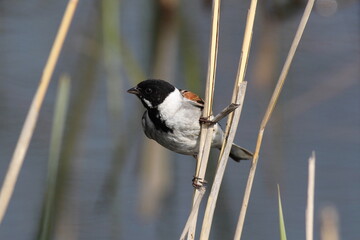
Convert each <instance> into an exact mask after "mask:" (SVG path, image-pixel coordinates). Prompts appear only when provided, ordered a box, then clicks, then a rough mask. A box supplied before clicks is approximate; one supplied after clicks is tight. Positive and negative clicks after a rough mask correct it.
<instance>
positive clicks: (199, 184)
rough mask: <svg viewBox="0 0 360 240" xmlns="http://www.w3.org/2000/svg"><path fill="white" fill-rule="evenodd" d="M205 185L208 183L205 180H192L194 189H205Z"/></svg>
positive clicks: (195, 178) (196, 178) (197, 178)
mask: <svg viewBox="0 0 360 240" xmlns="http://www.w3.org/2000/svg"><path fill="white" fill-rule="evenodd" d="M207 183H208V182H207V181H206V180H205V179H202V178H199V177H195V176H194V178H193V179H192V185H193V187H194V188H196V189H200V188H202V187H206V185H207Z"/></svg>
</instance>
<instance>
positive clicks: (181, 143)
mask: <svg viewBox="0 0 360 240" xmlns="http://www.w3.org/2000/svg"><path fill="white" fill-rule="evenodd" d="M127 92H128V93H131V94H134V95H136V96H137V97H138V98H139V99H140V101H141V103H142V104H143V106H144V107H145V109H146V111H145V112H144V114H143V116H142V127H143V130H144V132H145V135H146V136H147V137H148V138H150V139H153V140H155V141H156V142H158V143H159V144H160V145H162V146H163V147H165V148H167V149H169V150H171V151H173V152H176V153H179V154H184V155H192V156H194V157H196V156H197V154H198V152H199V142H200V128H201V119H202V118H201V116H202V111H203V108H204V101H203V99H201V98H200V97H199V96H198V95H196V94H195V93H193V92H190V91H187V90H182V89H178V88H176V87H174V86H173V85H172V84H170V83H169V82H167V81H164V80H160V79H147V80H144V81H142V82H140V83H139V84H137V85H136V86H135V87H133V88H130V89H129V90H127ZM213 129H214V134H213V137H212V143H211V147H212V148H217V149H221V147H222V143H223V140H224V132H223V130H222V129H221V126H220V125H219V123H214V126H213ZM230 157H231V158H232V159H233V160H235V161H236V162H240V160H250V159H252V158H253V153H252V152H250V151H249V150H247V149H245V148H242V147H240V146H238V145H236V144H234V143H233V144H232V147H231V151H230Z"/></svg>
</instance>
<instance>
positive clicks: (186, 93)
mask: <svg viewBox="0 0 360 240" xmlns="http://www.w3.org/2000/svg"><path fill="white" fill-rule="evenodd" d="M180 93H181V95H182V96H183V97H184V98H186V99H188V100H190V101H191V102H192V103H193V104H194V105H195V106H197V107H200V108H203V107H204V100H202V98H201V97H199V96H198V95H196V94H195V93H193V92H189V91H187V90H180Z"/></svg>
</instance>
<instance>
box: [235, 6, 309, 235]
mask: <svg viewBox="0 0 360 240" xmlns="http://www.w3.org/2000/svg"><path fill="white" fill-rule="evenodd" d="M254 1H256V0H254ZM313 6H314V0H309V1H308V3H307V5H306V8H305V11H304V14H303V16H302V18H301V21H300V24H299V27H298V29H297V32H296V35H295V38H294V40H293V42H292V45H291V47H290V50H289V53H288V56H287V58H286V61H285V64H284V66H283V69H282V71H281V74H280V77H279V80H278V82H277V84H276V87H275V90H274V92H273V95H272V97H271V100H270V102H269V105H268V107H267V109H266V112H265V115H264V118H263V120H262V122H261V125H260V130H259V134H258V138H257V141H256V148H255V154H254V159H253V162H252V164H251V168H250V172H249V177H248V181H247V184H246V189H245V193H244V198H243V203H242V206H241V210H240V215H239V220H238V223H237V227H236V232H235V236H234V240H240V237H241V234H242V229H243V226H244V221H245V215H246V210H247V206H248V203H249V198H250V193H251V188H252V184H253V181H254V176H255V172H256V166H257V162H258V159H259V152H260V148H261V143H262V139H263V135H264V130H265V127H266V125H267V123H268V121H269V119H270V117H271V114H272V112H273V110H274V107H275V105H276V102H277V100H278V98H279V95H280V92H281V89H282V87H283V84H284V82H285V79H286V76H287V73H288V71H289V68H290V65H291V62H292V60H293V58H294V55H295V52H296V49H297V46H298V45H299V42H300V39H301V36H302V34H303V32H304V29H305V26H306V23H307V21H308V19H309V16H310V13H311V10H312V8H313Z"/></svg>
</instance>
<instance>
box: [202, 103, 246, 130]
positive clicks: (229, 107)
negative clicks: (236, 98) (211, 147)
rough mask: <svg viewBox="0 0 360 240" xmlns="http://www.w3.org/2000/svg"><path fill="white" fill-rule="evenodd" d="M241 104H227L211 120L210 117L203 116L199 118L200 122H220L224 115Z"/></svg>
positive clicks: (210, 123)
mask: <svg viewBox="0 0 360 240" xmlns="http://www.w3.org/2000/svg"><path fill="white" fill-rule="evenodd" d="M239 106H240V104H236V103H232V104H230V105H229V106H227V107H226V108H224V109H223V110H222V111H221V112H220V113H219V114H217V115H216V116H215V117H214V118H212V119H211V120H210V117H201V118H200V119H199V122H200V123H203V124H209V125H212V124H215V123H218V122H219V121H220V120H221V119H223V118H224V117H226V116H227V115H229V114H230V113H231V112H232V111H234V110H235V109H236V108H238V107H239Z"/></svg>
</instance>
